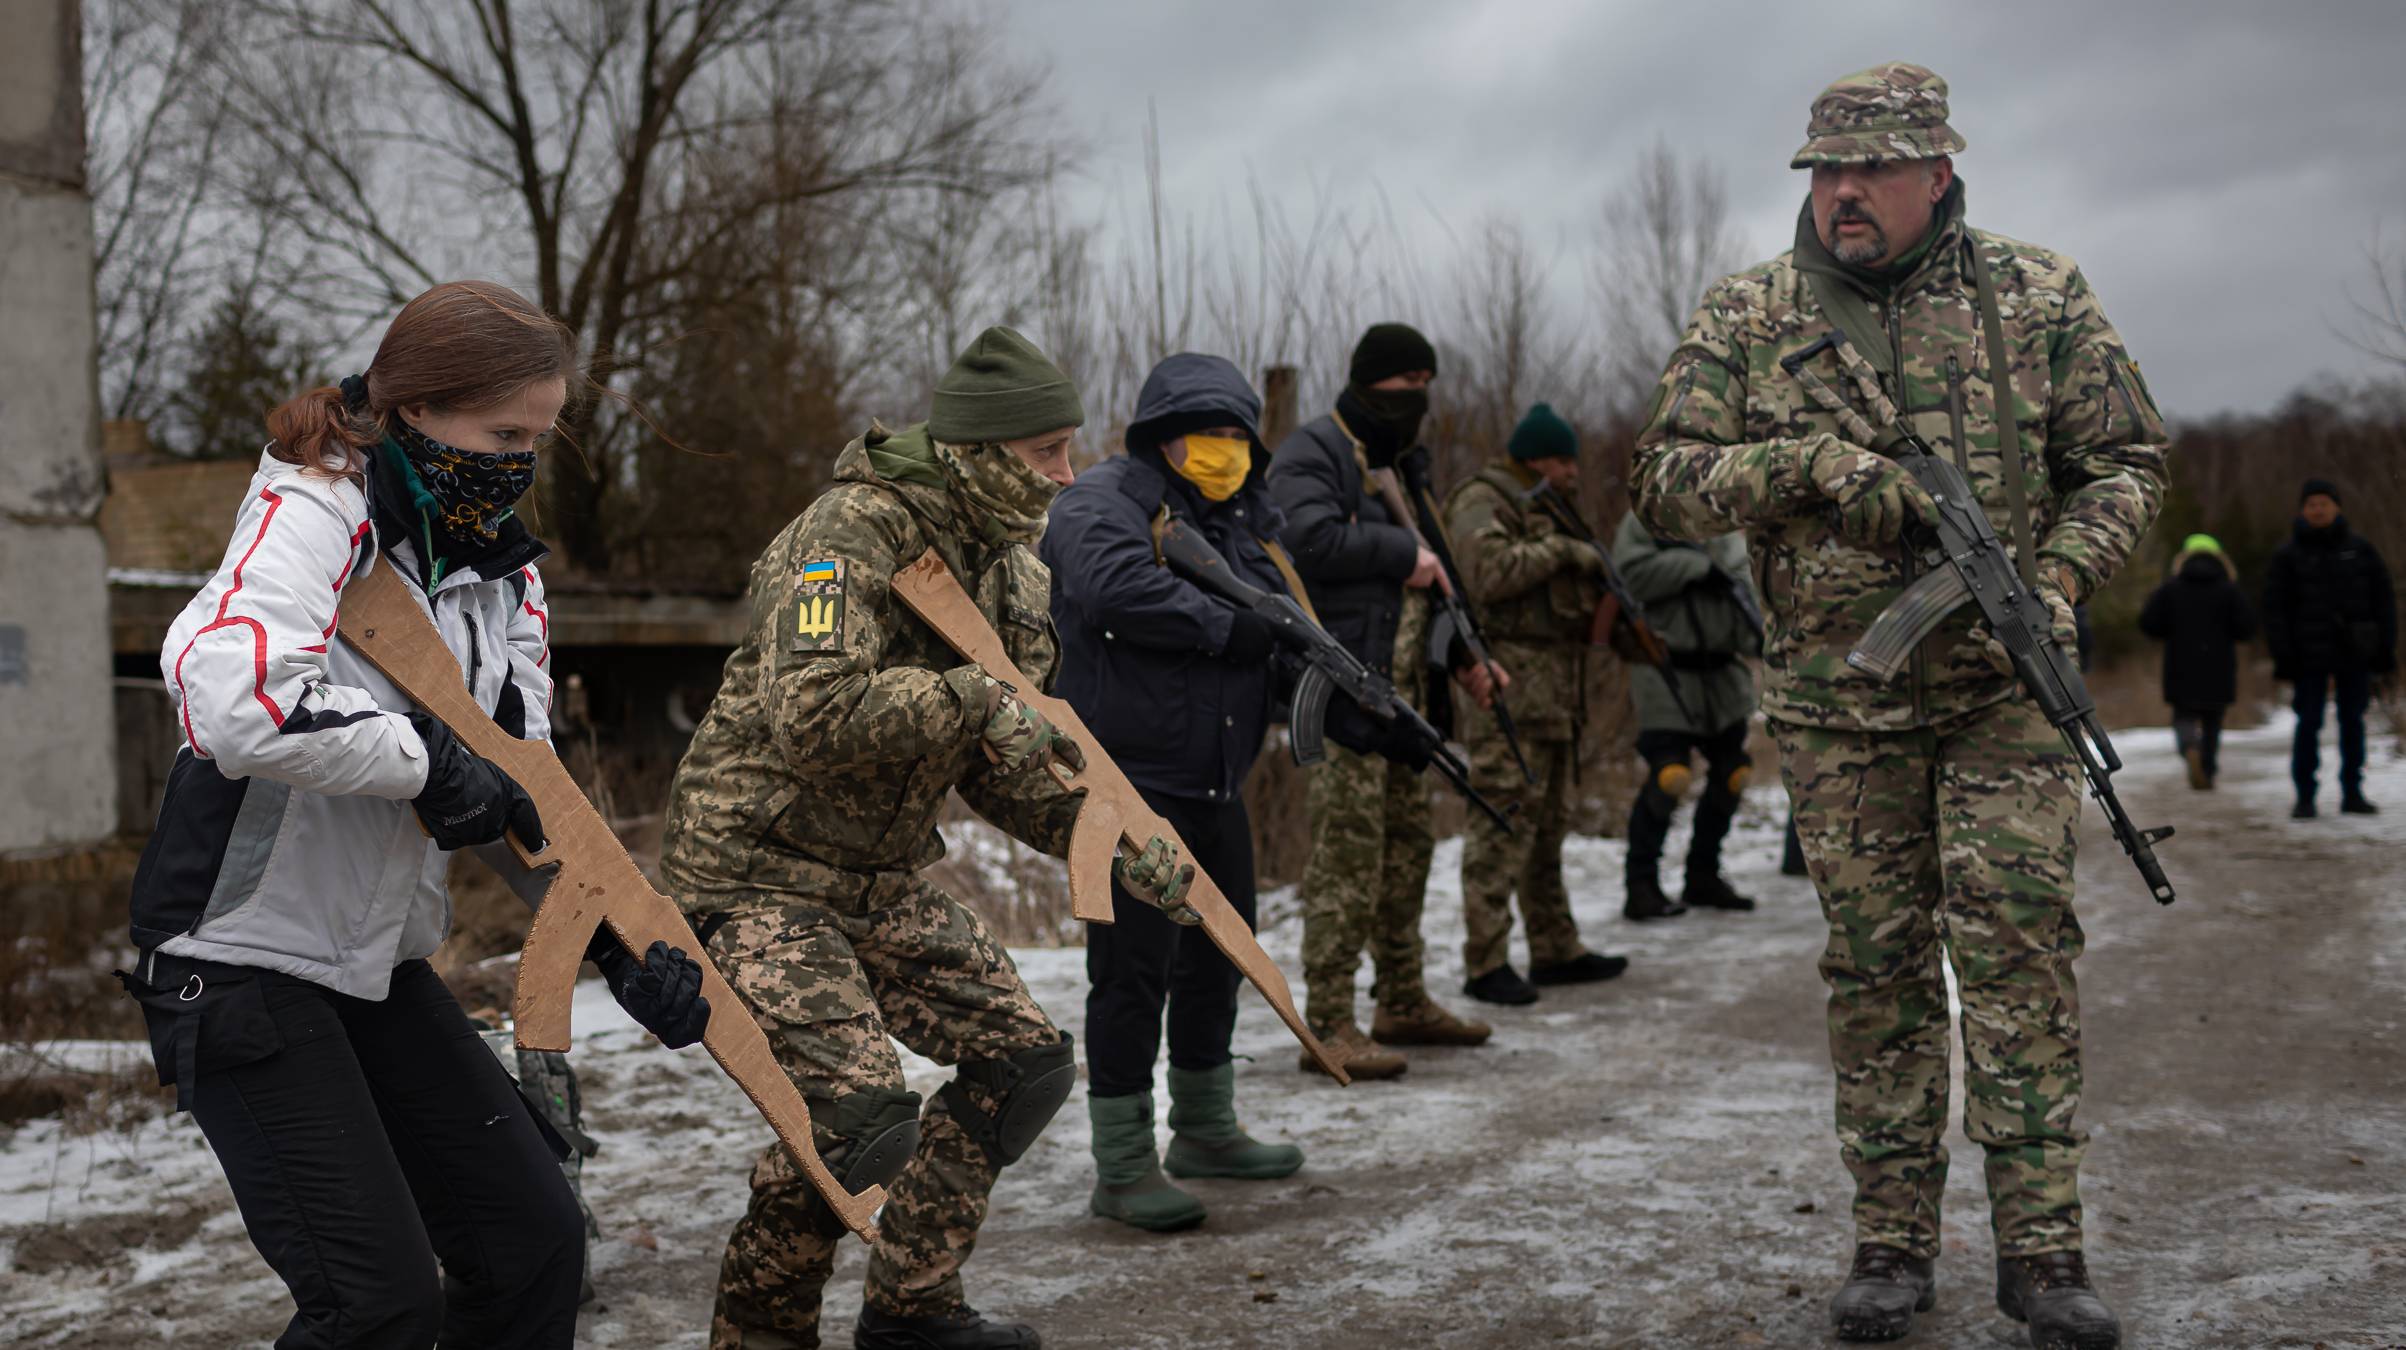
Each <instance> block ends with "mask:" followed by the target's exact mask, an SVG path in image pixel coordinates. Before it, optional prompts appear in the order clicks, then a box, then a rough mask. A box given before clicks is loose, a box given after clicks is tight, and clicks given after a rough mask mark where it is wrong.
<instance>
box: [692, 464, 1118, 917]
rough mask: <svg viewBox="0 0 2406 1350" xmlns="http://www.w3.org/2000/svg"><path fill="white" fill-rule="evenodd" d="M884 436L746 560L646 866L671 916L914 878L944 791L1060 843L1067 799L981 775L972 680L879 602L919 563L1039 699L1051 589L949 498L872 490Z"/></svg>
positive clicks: (934, 852)
mask: <svg viewBox="0 0 2406 1350" xmlns="http://www.w3.org/2000/svg"><path fill="white" fill-rule="evenodd" d="M885 434H886V433H885V432H884V431H883V429H882V428H872V430H871V431H870V433H869V436H868V437H863V438H862V439H861V440H856V441H854V442H853V443H852V444H850V445H848V446H846V447H845V448H844V452H843V454H842V455H841V456H839V457H838V458H837V460H836V468H835V477H836V483H835V486H833V487H831V488H829V489H828V490H827V492H826V494H825V495H823V496H821V497H820V498H819V499H818V500H817V501H816V502H813V503H811V506H810V509H809V510H807V511H805V512H803V513H802V515H801V517H800V518H799V519H797V520H795V521H794V522H793V523H792V524H791V525H788V526H786V527H785V530H784V531H783V532H782V533H780V534H779V535H778V536H777V538H776V539H775V540H774V541H772V542H771V543H770V544H769V547H768V550H767V551H766V552H764V553H762V554H761V555H760V561H759V562H757V563H755V564H753V567H752V583H751V602H752V622H751V628H750V631H749V632H748V633H746V635H745V637H744V640H743V645H741V646H739V647H737V648H736V649H735V653H734V654H733V655H732V656H730V657H728V658H727V666H726V671H725V674H724V676H723V677H722V679H721V682H720V685H719V691H718V697H717V698H716V699H715V700H714V701H713V702H712V703H711V705H710V712H709V714H708V715H707V716H706V717H704V718H703V719H702V725H701V727H700V729H699V730H697V731H696V732H695V733H694V738H693V744H692V746H690V747H689V748H688V749H687V750H686V752H685V759H684V762H683V763H682V764H680V765H678V767H677V777H676V782H675V784H674V786H673V787H671V789H670V791H669V806H668V825H667V837H666V839H665V840H664V842H663V844H662V848H661V860H660V870H661V876H662V879H663V880H664V881H665V882H666V883H667V884H668V887H669V890H670V892H671V893H672V894H674V895H675V896H676V897H677V898H678V900H679V902H680V903H681V904H683V905H684V906H685V908H686V909H687V911H688V912H692V913H701V912H706V911H708V910H712V909H716V908H720V907H721V904H720V900H721V899H722V898H723V897H724V896H725V895H727V894H728V893H731V892H737V891H748V890H771V891H790V892H794V893H797V894H804V895H812V896H819V897H830V898H838V899H849V898H852V897H854V896H856V895H858V894H859V893H861V892H862V891H864V890H865V889H866V888H867V886H868V885H869V883H870V881H871V880H872V877H873V875H874V874H876V873H881V872H894V871H915V870H917V869H919V868H923V867H925V866H927V865H928V864H929V863H932V862H934V861H935V860H936V859H938V858H940V857H942V856H943V855H944V843H943V840H942V838H941V837H940V836H939V835H938V834H937V833H936V820H937V817H938V815H939V814H940V813H941V811H942V809H943V806H944V797H945V794H946V793H947V792H950V791H952V790H953V789H954V788H958V789H960V793H961V796H962V798H963V800H965V801H967V802H968V803H969V805H970V806H971V807H972V808H973V809H975V810H976V811H977V812H978V814H980V815H982V816H984V817H985V818H986V819H988V820H990V821H992V822H993V823H994V824H996V825H997V826H1000V827H1001V828H1002V829H1004V830H1005V831H1007V832H1009V833H1010V834H1012V835H1015V836H1017V837H1018V838H1020V839H1023V840H1025V841H1027V843H1029V844H1030V845H1032V846H1034V847H1036V848H1038V849H1041V850H1043V851H1045V852H1047V853H1051V854H1053V855H1055V856H1060V855H1061V854H1062V853H1063V852H1064V851H1065V850H1066V848H1067V846H1068V836H1069V827H1070V824H1071V823H1072V821H1073V820H1074V819H1075V817H1076V814H1077V797H1076V795H1075V794H1072V793H1069V792H1065V791H1063V790H1062V789H1061V788H1060V787H1059V786H1058V784H1056V783H1055V782H1054V780H1053V779H1052V777H1051V776H1050V775H1049V774H1045V773H1042V772H1023V773H1019V774H1015V775H1011V776H1008V777H1004V776H1001V775H998V774H996V773H995V772H994V771H993V770H992V768H991V767H990V765H989V763H988V761H987V759H986V756H985V755H984V753H983V752H982V751H981V749H980V748H979V742H980V732H981V731H982V729H983V717H982V712H983V706H984V704H983V699H982V696H980V695H977V694H975V693H973V692H972V686H973V685H975V683H976V681H977V676H978V670H977V668H976V667H975V666H971V665H967V664H964V662H963V660H962V658H961V657H960V656H959V654H957V653H955V652H954V651H953V649H952V648H951V647H950V646H949V645H947V644H946V643H945V641H944V639H943V638H941V637H939V636H937V635H936V632H935V630H934V629H932V628H929V627H928V626H927V625H926V624H925V623H923V622H921V621H920V619H919V617H918V616H917V615H915V614H913V613H911V612H910V610H909V609H907V608H905V607H904V605H903V604H902V602H901V601H899V600H897V599H895V598H893V595H892V578H893V575H894V573H895V572H896V571H897V570H899V569H900V568H902V567H903V566H905V565H906V564H908V563H910V562H912V561H913V560H915V559H917V558H918V557H919V555H920V554H922V553H924V552H926V551H927V550H928V549H929V548H930V547H933V548H934V549H936V551H937V552H938V553H940V554H941V555H942V556H943V558H944V561H945V563H946V565H947V566H949V567H951V569H952V572H953V575H954V576H956V577H959V578H960V579H961V584H962V585H963V586H964V587H965V588H967V589H968V591H969V593H970V594H971V595H973V596H975V597H976V598H977V602H978V607H979V608H980V609H982V610H984V611H985V613H986V617H987V619H988V620H989V621H991V622H992V623H993V624H994V627H995V631H997V632H999V633H1000V634H1002V637H1003V642H1004V645H1005V646H1006V647H1007V648H1008V649H1009V651H1010V653H1011V659H1012V660H1013V661H1015V662H1017V663H1018V665H1019V668H1020V670H1021V671H1022V672H1023V673H1025V674H1026V675H1027V677H1028V678H1029V679H1031V680H1033V681H1036V682H1037V683H1038V684H1039V685H1040V686H1043V687H1045V688H1048V689H1049V688H1050V687H1051V684H1052V679H1053V671H1054V667H1055V664H1056V662H1057V660H1058V654H1059V648H1058V644H1057V642H1056V639H1055V637H1054V633H1053V626H1052V619H1051V617H1050V608H1051V589H1052V583H1051V578H1050V575H1049V574H1048V573H1047V572H1046V571H1045V569H1044V565H1043V564H1042V563H1040V562H1038V561H1036V558H1035V555H1034V554H1032V553H1030V552H1029V551H1028V550H1027V549H1025V548H1021V547H1019V546H1017V545H1004V546H1002V547H1000V548H989V547H987V546H985V545H984V544H982V543H980V542H979V541H978V539H977V538H976V532H975V531H972V530H970V529H969V528H968V527H967V523H966V519H965V517H966V513H967V511H968V509H969V508H967V507H966V506H965V505H963V504H962V503H961V502H960V500H959V499H958V497H957V496H956V495H955V494H954V493H953V492H951V491H950V490H948V489H946V488H941V487H930V486H924V485H920V484H914V483H903V482H894V481H889V480H887V479H884V478H881V477H879V476H878V475H877V473H876V472H875V471H874V470H873V469H871V468H870V466H869V461H868V454H867V449H866V447H867V445H868V443H869V441H870V438H871V437H882V436H884V435H885ZM895 434H896V435H897V436H898V437H909V436H916V435H923V434H924V432H923V430H922V429H921V428H917V427H913V428H911V429H909V430H907V431H903V432H900V433H895Z"/></svg>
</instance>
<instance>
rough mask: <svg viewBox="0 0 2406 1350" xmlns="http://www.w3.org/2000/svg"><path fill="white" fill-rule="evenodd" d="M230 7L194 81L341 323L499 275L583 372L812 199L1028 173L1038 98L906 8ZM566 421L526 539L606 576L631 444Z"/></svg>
mask: <svg viewBox="0 0 2406 1350" xmlns="http://www.w3.org/2000/svg"><path fill="white" fill-rule="evenodd" d="M243 12H244V14H245V16H246V17H247V18H248V19H249V20H250V21H251V23H252V28H253V31H252V34H251V36H250V38H249V40H247V41H246V42H245V43H244V44H243V45H242V47H241V49H240V50H239V51H236V52H232V53H229V54H228V56H227V59H225V60H223V61H221V62H220V63H218V65H217V67H216V68H215V71H214V73H215V74H216V75H217V77H218V78H219V79H220V80H221V81H222V83H223V86H224V87H225V88H226V89H227V91H228V95H229V104H230V106H231V108H232V110H233V116H234V117H235V119H236V120H237V122H238V124H239V126H240V129H241V131H242V133H243V136H244V140H245V144H246V146H247V149H248V152H249V153H248V155H247V157H246V169H247V173H248V184H249V188H250V191H251V194H252V197H253V199H254V200H256V201H259V202H261V203H263V204H265V205H266V206H268V207H270V208H271V209H273V210H274V211H275V213H276V218H277V222H278V224H279V225H280V226H281V227H282V228H283V229H284V230H286V231H287V232H288V234H289V237H291V238H292V239H294V240H296V241H298V243H299V244H300V245H301V246H302V247H305V248H309V249H312V250H314V251H315V252H316V253H317V255H318V256H320V257H322V258H324V259H326V260H328V261H329V262H331V263H334V264H336V265H335V266H333V267H331V268H329V269H328V270H324V271H321V272H317V273H314V274H309V275H302V276H300V277H298V278H297V279H296V280H297V284H298V285H299V286H301V287H303V288H306V289H308V290H309V291H310V292H311V294H312V296H313V298H314V301H315V303H316V304H317V305H318V306H319V307H320V308H322V309H324V310H326V311H327V312H331V313H340V312H344V311H345V310H346V309H348V310H349V311H351V312H352V313H353V314H354V315H355V317H359V318H362V319H365V318H368V317H369V316H370V315H381V314H388V313H389V312H390V311H391V309H392V307H393V306H395V305H397V304H398V303H400V302H401V301H402V300H405V299H406V298H407V297H408V296H410V295H411V294H414V293H415V292H416V291H418V290H420V289H423V288H424V287H425V286H427V285H430V284H432V283H433V282H435V281H438V280H441V279H442V278H443V277H445V276H448V275H455V274H458V273H462V272H472V273H481V274H494V273H501V274H503V275H505V276H506V275H517V276H520V277H522V278H525V279H527V280H531V283H532V284H531V287H530V289H531V290H532V291H533V293H534V296H535V298H536V299H537V300H538V302H539V303H541V304H542V305H543V307H544V308H545V309H547V310H549V311H551V312H552V313H554V314H557V315H559V316H560V317H561V318H562V319H563V320H565V321H567V322H568V323H569V324H570V325H571V326H573V327H574V328H575V329H576V331H577V332H578V333H579V335H580V336H581V338H582V339H583V341H584V343H585V346H586V349H587V352H588V356H589V359H590V360H591V361H592V362H593V364H594V367H595V369H596V371H597V372H598V373H599V374H600V375H601V377H602V378H603V379H604V380H609V379H610V378H612V377H613V374H614V372H616V371H617V370H619V369H620V368H622V367H623V366H624V365H625V364H627V363H628V362H629V361H630V360H631V359H632V358H633V357H634V356H635V355H636V352H637V348H636V340H637V339H638V338H639V337H641V336H644V335H646V334H647V333H649V334H653V335H657V334H658V333H659V332H660V331H663V330H673V329H674V324H673V322H672V321H669V318H668V314H667V310H668V306H669V301H670V300H671V298H672V297H673V296H675V295H676V294H677V293H678V288H679V286H680V285H681V284H682V283H685V282H687V281H689V280H692V279H694V278H696V277H698V276H700V275H701V273H702V272H703V271H704V269H705V268H706V267H708V268H710V269H711V270H713V271H721V270H723V269H720V268H718V264H720V263H722V262H723V261H724V253H725V251H726V250H728V249H730V248H732V247H734V246H735V245H736V244H737V243H738V241H740V240H744V239H746V238H748V237H750V232H751V231H752V230H753V228H754V227H755V226H757V225H758V224H759V223H760V222H762V221H763V220H765V219H767V218H769V217H772V216H774V215H775V214H776V213H778V212H780V211H785V210H788V209H790V208H794V207H797V206H799V205H800V204H802V203H806V202H818V203H821V204H822V210H821V211H820V212H819V213H818V214H819V218H820V219H821V220H822V221H823V222H826V221H834V220H836V219H837V218H838V217H840V216H842V215H843V214H844V213H845V210H848V211H849V212H850V213H851V214H852V216H853V218H854V223H855V224H857V223H858V221H859V219H860V218H861V217H865V216H866V215H867V214H868V213H869V211H870V210H871V207H872V204H873V203H880V202H882V203H884V204H886V205H893V204H894V203H893V201H891V200H889V199H909V200H910V201H911V202H912V204H914V205H916V204H920V203H922V202H923V201H924V199H925V198H926V197H927V196H929V195H931V194H932V195H934V196H937V197H942V196H945V195H948V194H963V195H968V196H972V197H974V196H978V195H981V194H990V193H992V192H995V191H997V190H1000V189H1003V188H1006V187H1010V186H1014V185H1017V184H1019V183H1022V182H1025V181H1028V180H1030V179H1032V178H1033V177H1034V176H1035V174H1036V173H1037V172H1038V171H1039V169H1040V167H1041V159H1040V157H1037V156H1034V155H1032V154H1031V153H1030V151H1029V146H1028V144H1027V136H1028V133H1029V131H1030V128H1031V125H1032V121H1031V115H1032V114H1033V113H1034V112H1035V111H1036V110H1037V92H1038V86H1037V84H1036V82H1035V80H1034V79H1033V78H1032V77H1031V76H1029V75H1028V74H1027V73H1026V72H1023V71H1020V70H1018V69H1016V68H1014V67H1012V66H1010V65H1009V64H1008V63H1004V62H1001V61H999V60H998V59H997V58H996V57H995V55H994V53H993V51H992V50H991V47H992V44H991V42H990V41H989V39H988V37H987V34H986V31H985V30H984V29H982V28H980V27H978V26H977V25H976V24H973V23H968V22H962V21H955V20H949V19H946V18H944V17H943V16H942V15H941V14H939V13H938V12H937V11H936V9H935V7H934V6H933V5H932V4H928V3H902V4H894V3H881V2H880V0H619V2H616V3H609V4H590V3H585V2H584V0H548V2H545V3H535V4H531V5H527V4H513V3H511V2H510V0H434V2H430V3H409V4H403V3H399V2H398V0H247V3H246V4H245V5H244V6H243ZM764 145H766V146H768V147H769V148H771V149H773V151H774V153H773V154H772V155H771V156H770V157H769V158H768V159H767V160H765V161H763V162H762V163H761V165H760V171H759V172H758V173H756V174H753V175H750V176H749V179H748V181H740V180H739V177H738V176H733V175H730V174H728V173H727V171H726V166H727V164H729V163H730V162H731V160H730V156H732V155H734V154H737V153H741V152H743V151H747V150H755V151H756V150H758V149H760V148H762V147H763V146H764ZM704 174H711V175H714V187H715V188H716V189H718V190H716V191H715V192H713V193H712V194H710V195H709V197H708V201H709V204H710V207H711V209H712V210H713V211H714V212H715V215H714V217H713V218H712V219H710V220H708V221H701V220H698V219H697V218H696V217H695V216H694V214H693V211H692V210H691V209H689V207H690V203H689V202H688V200H687V193H688V189H689V188H690V187H691V186H692V185H693V183H694V182H696V181H697V179H698V178H699V177H700V176H702V175H704ZM839 204H840V206H841V207H842V208H844V209H839ZM838 270H839V271H840V272H842V273H843V274H845V275H847V276H852V277H856V278H857V276H858V275H859V269H858V268H857V267H849V266H847V267H842V268H839V269H838ZM362 280H365V281H366V282H367V285H366V287H365V288H364V289H363V288H362V286H361V284H360V283H361V282H362ZM522 284H524V283H523V282H522ZM822 289H825V288H822ZM854 298H855V299H856V300H859V299H862V298H863V297H859V296H855V297H854ZM866 326H868V325H866V324H860V325H855V328H856V331H857V330H858V329H860V328H863V327H866ZM564 430H566V431H567V432H568V433H569V434H570V436H571V437H572V438H573V439H574V440H575V441H576V442H577V443H578V444H580V445H581V446H582V448H583V450H584V455H583V460H584V463H583V465H582V466H581V469H580V466H579V464H578V460H577V457H576V456H553V457H550V459H549V460H548V461H547V467H546V474H545V480H546V481H545V482H544V485H543V491H542V496H541V499H540V500H541V505H542V507H543V508H544V512H543V514H544V516H545V519H544V524H545V526H546V528H547V530H548V531H549V532H550V534H551V535H552V537H553V538H554V539H555V540H556V541H557V542H558V543H559V544H560V545H561V546H562V547H563V550H564V552H565V553H566V554H567V555H568V557H569V559H570V560H571V561H572V562H573V563H574V564H575V565H577V566H580V567H582V568H585V569H587V570H591V571H603V570H606V569H607V568H608V567H609V566H610V563H611V557H612V549H613V532H612V530H611V528H610V524H609V519H608V514H609V513H608V510H607V509H606V508H607V507H608V505H609V503H610V500H611V498H612V497H613V495H614V494H620V493H623V492H625V491H627V490H628V489H630V488H631V487H632V484H633V473H632V463H633V461H632V459H631V458H630V456H631V454H632V450H631V446H632V445H633V444H634V442H635V441H636V439H637V438H638V431H637V429H636V428H635V427H633V426H630V425H629V424H628V421H627V419H624V418H618V417H613V416H611V415H609V414H608V412H607V410H606V409H602V408H596V407H590V406H589V407H585V408H581V409H577V410H573V411H572V413H571V415H570V418H569V424H568V425H567V426H566V427H565V428H564Z"/></svg>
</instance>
